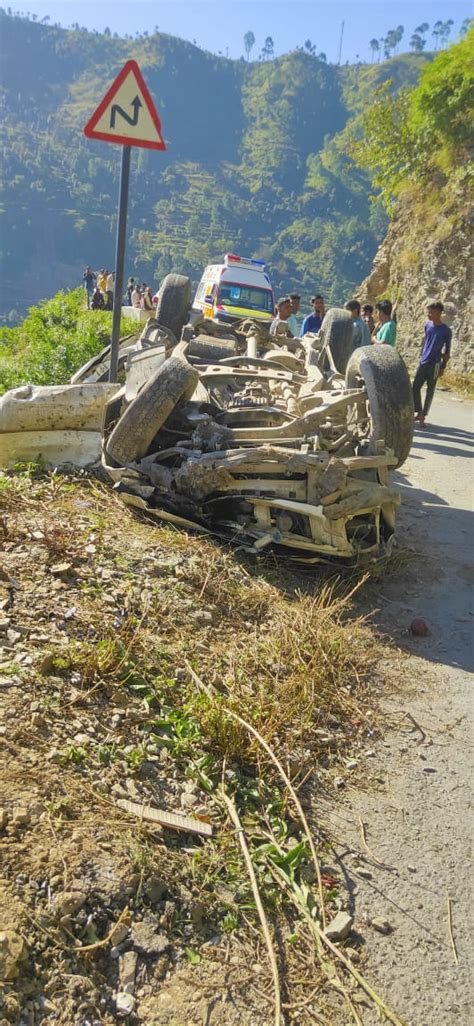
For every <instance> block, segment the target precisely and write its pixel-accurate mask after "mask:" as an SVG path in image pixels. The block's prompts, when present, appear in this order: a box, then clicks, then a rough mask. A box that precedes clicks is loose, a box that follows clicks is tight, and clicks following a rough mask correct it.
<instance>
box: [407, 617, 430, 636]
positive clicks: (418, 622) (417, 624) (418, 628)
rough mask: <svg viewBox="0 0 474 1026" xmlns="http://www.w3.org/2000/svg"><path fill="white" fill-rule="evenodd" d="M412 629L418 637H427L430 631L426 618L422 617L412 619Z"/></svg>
mask: <svg viewBox="0 0 474 1026" xmlns="http://www.w3.org/2000/svg"><path fill="white" fill-rule="evenodd" d="M410 631H411V633H412V634H414V635H415V637H416V638H425V637H426V635H427V634H429V633H430V632H429V629H428V624H427V623H426V620H422V619H421V617H415V619H414V620H412V621H411V624H410Z"/></svg>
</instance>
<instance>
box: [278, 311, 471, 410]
mask: <svg viewBox="0 0 474 1026" xmlns="http://www.w3.org/2000/svg"><path fill="white" fill-rule="evenodd" d="M300 304H301V296H299V295H298V294H297V293H296V292H293V293H291V295H289V296H284V297H283V298H282V299H279V300H278V302H277V304H276V307H275V317H274V318H273V321H272V323H271V326H270V334H271V335H274V336H279V337H281V336H283V337H284V336H286V337H293V338H298V337H299V338H302V337H303V335H306V333H307V332H313V333H316V332H318V331H319V329H320V327H321V325H322V323H323V319H324V315H325V313H326V307H325V303H324V297H323V296H321V295H317V296H313V298H312V300H311V306H312V308H313V309H312V313H309V314H308V315H307V316H306V317H305V318H304V320H303V323H302V324H301V325H300V322H299V321H298V318H297V316H296V315H297V313H298V311H299V309H300ZM345 309H346V310H348V311H349V313H350V314H351V317H352V322H353V336H352V344H353V348H354V349H357V347H358V346H368V345H377V344H379V343H381V344H382V345H389V346H392V347H395V345H396V341H397V322H396V320H395V317H394V315H393V307H392V303H391V302H390V300H389V299H382V300H380V302H379V303H376V304H375V317H376V320H374V307H373V306H372V305H371V304H370V303H366V304H365V305H364V306H361V304H360V303H359V300H358V299H351V300H349V302H348V303H346V306H345ZM443 310H444V307H443V304H442V303H440V302H439V301H437V302H434V303H430V304H429V305H428V307H427V311H426V312H427V315H428V320H427V322H426V324H425V327H424V337H423V347H422V351H421V356H420V364H419V367H418V370H417V372H416V374H415V378H414V381H413V401H414V406H415V419H416V420H417V421H418V422H419V425H420V427H423V426H424V424H425V422H426V417H427V416H428V413H429V410H430V406H431V403H432V401H433V396H434V393H435V389H436V382H437V380H438V377H440V376H441V375H442V374H443V372H444V370H445V368H446V365H447V363H448V360H449V357H450V354H451V337H452V334H451V329H450V328H449V327H448V325H447V324H445V323H444V322H443V320H442V315H443ZM424 385H426V394H425V397H424V400H423V399H422V396H421V389H422V387H423V386H424Z"/></svg>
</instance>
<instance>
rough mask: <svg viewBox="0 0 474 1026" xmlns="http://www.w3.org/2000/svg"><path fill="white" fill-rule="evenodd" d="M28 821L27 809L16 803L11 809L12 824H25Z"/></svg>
mask: <svg viewBox="0 0 474 1026" xmlns="http://www.w3.org/2000/svg"><path fill="white" fill-rule="evenodd" d="M29 822H30V814H29V812H28V809H24V808H22V807H21V806H20V805H17V806H16V808H15V809H13V813H12V824H13V826H27V824H28V823H29Z"/></svg>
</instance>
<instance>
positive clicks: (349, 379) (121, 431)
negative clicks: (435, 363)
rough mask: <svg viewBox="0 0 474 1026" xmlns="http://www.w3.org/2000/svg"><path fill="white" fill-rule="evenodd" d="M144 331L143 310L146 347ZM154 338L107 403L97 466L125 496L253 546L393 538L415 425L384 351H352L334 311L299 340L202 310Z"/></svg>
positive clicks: (345, 548) (295, 548) (289, 550)
mask: <svg viewBox="0 0 474 1026" xmlns="http://www.w3.org/2000/svg"><path fill="white" fill-rule="evenodd" d="M153 333H155V336H156V337H158V338H159V336H160V325H158V324H157V322H156V321H155V322H153V321H149V322H148V325H147V326H146V328H145V331H144V333H143V336H142V340H141V344H142V345H143V346H145V347H146V346H147V344H148V345H150V344H151V345H153ZM162 342H163V340H162ZM164 345H165V350H166V359H164V361H163V363H161V365H160V366H159V367H158V369H157V370H156V371H155V373H154V374H153V375H152V377H151V378H150V379H149V380H148V381H147V382H146V384H145V385H144V386H143V387H142V388H141V389H140V391H139V392H138V394H137V395H136V397H135V398H134V399H133V400H132V401H131V402H130V403H129V402H127V397H126V390H127V386H126V385H125V386H124V387H123V388H122V390H121V392H120V393H119V394H118V395H117V396H115V397H114V398H112V399H111V400H109V402H108V403H107V406H106V410H105V418H104V426H103V433H104V441H103V466H104V467H105V469H106V471H107V473H108V474H109V476H110V477H111V478H112V480H113V481H114V483H115V487H116V489H117V491H118V492H119V494H120V495H121V497H122V499H123V500H124V501H125V502H126V503H127V504H129V505H131V506H134V507H136V508H138V509H142V510H145V511H148V512H149V513H151V514H153V515H155V516H157V517H159V518H162V519H164V520H168V521H171V522H174V523H176V524H181V525H182V526H184V527H187V528H191V527H192V528H194V529H197V530H201V531H210V532H212V533H214V534H217V535H219V536H220V537H223V538H226V539H228V540H229V541H231V542H233V543H235V544H238V545H239V546H241V547H243V548H244V549H245V550H246V551H250V552H252V553H258V552H261V551H262V550H264V549H266V548H267V547H268V546H273V547H276V548H277V549H278V550H280V551H286V554H288V555H291V556H292V557H293V558H303V559H305V560H306V561H307V560H308V559H309V560H313V561H314V562H319V561H321V560H327V559H334V558H336V559H337V560H343V561H347V560H350V561H354V560H355V559H358V558H360V557H363V556H364V555H367V554H372V555H373V554H374V553H377V552H378V551H380V550H381V548H382V547H383V546H386V545H387V543H389V540H390V538H392V537H393V532H394V528H395V509H396V506H397V505H398V503H399V502H400V496H399V493H398V491H397V490H396V489H395V488H394V487H392V486H391V484H390V469H391V468H394V467H397V466H400V465H401V463H402V462H403V460H404V459H405V458H406V456H407V454H408V451H409V449H410V445H411V440H412V432H413V406H412V400H411V388H410V383H409V379H408V374H407V371H406V368H405V365H404V364H403V361H402V360H401V358H400V357H399V356H398V355H397V354H396V353H395V352H394V351H393V350H392V349H390V348H389V347H386V346H380V347H375V346H371V347H365V348H363V349H359V350H355V351H354V352H353V353H352V352H351V351H352V322H351V319H350V315H349V314H347V313H346V311H344V310H330V311H328V313H327V314H326V318H325V321H324V322H323V326H322V328H321V330H320V332H319V333H318V335H314V336H313V335H306V336H305V337H304V338H303V339H294V338H285V337H279V338H277V339H275V338H274V337H271V336H270V335H269V333H268V331H267V330H266V329H264V328H262V327H261V325H258V324H257V323H256V322H252V321H246V322H243V323H241V324H239V325H237V326H236V327H235V328H234V329H233V330H232V329H229V327H228V326H226V327H225V328H224V327H223V326H222V325H220V324H217V323H215V322H209V320H206V321H203V322H198V323H196V324H195V325H194V326H192V327H191V326H190V325H186V326H185V327H184V329H183V337H182V341H181V342H179V343H178V344H176V345H174V346H172V345H170V339H169V337H168V338H167V339H165V340H164ZM343 368H344V370H345V373H342V370H343Z"/></svg>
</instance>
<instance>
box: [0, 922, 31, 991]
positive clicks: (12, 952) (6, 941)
mask: <svg viewBox="0 0 474 1026" xmlns="http://www.w3.org/2000/svg"><path fill="white" fill-rule="evenodd" d="M24 958H26V945H25V942H24V940H23V937H20V935H19V934H18V933H15V931H14V930H1V931H0V979H1V980H5V981H6V980H16V978H17V976H18V975H19V972H20V966H19V963H20V962H22V961H23V959H24Z"/></svg>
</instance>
